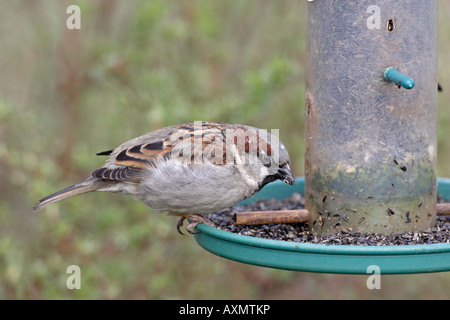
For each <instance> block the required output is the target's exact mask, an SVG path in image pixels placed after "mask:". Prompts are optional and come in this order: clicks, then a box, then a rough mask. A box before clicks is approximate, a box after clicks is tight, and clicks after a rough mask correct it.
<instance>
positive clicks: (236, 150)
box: [33, 122, 294, 232]
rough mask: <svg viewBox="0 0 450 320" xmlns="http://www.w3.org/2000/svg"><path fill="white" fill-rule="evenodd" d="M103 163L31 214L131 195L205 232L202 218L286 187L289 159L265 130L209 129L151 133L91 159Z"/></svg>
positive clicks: (191, 126) (199, 125) (207, 125)
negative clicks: (268, 188) (99, 196)
mask: <svg viewBox="0 0 450 320" xmlns="http://www.w3.org/2000/svg"><path fill="white" fill-rule="evenodd" d="M97 155H101V156H108V159H107V160H106V162H105V164H104V165H103V166H102V167H101V168H99V169H97V170H95V171H94V172H93V173H92V175H91V176H90V177H88V178H87V179H86V180H84V181H82V182H80V183H78V184H75V185H73V186H71V187H68V188H66V189H64V190H61V191H59V192H57V193H55V194H52V195H50V196H48V197H45V198H43V199H42V200H40V201H39V202H38V203H37V204H36V205H35V206H34V207H33V211H37V210H40V209H42V208H44V207H46V206H48V205H50V204H52V203H54V202H57V201H60V200H63V199H66V198H70V197H73V196H76V195H79V194H83V193H86V192H91V191H110V192H118V193H124V194H130V195H132V196H134V197H135V198H137V199H138V200H140V201H142V202H144V203H145V204H146V205H148V206H150V207H152V208H153V209H155V210H157V211H164V212H169V213H172V214H176V215H179V216H180V217H181V218H180V221H179V223H178V225H177V228H179V227H180V226H181V224H182V222H183V220H184V219H185V218H186V217H188V218H190V219H192V220H193V221H194V222H193V223H191V224H190V225H189V226H188V227H187V230H188V231H189V232H192V230H193V228H194V227H195V225H197V224H198V223H207V224H210V225H212V223H211V222H209V221H208V220H207V219H206V218H204V217H202V214H206V213H213V212H216V211H219V210H221V209H224V208H227V207H229V206H232V205H234V204H236V203H237V202H240V201H242V200H244V199H246V198H248V197H250V196H251V195H253V194H255V193H256V192H257V191H259V190H260V189H261V188H262V187H263V186H264V185H266V184H267V183H270V182H272V181H275V180H277V179H280V180H282V181H283V182H286V183H289V184H293V183H294V177H293V175H292V172H291V170H290V168H289V155H288V152H287V150H286V148H285V147H284V145H283V144H282V143H281V142H280V141H279V140H278V138H276V137H275V136H273V135H271V134H269V133H268V132H267V131H264V130H261V129H257V128H253V127H249V126H245V125H231V124H225V123H216V122H195V123H188V124H182V125H175V126H171V127H166V128H162V129H159V130H155V131H153V132H150V133H148V134H146V135H143V136H140V137H137V138H134V139H132V140H130V141H127V142H125V143H123V144H122V145H120V146H119V147H117V148H115V149H113V150H108V151H103V152H99V153H97Z"/></svg>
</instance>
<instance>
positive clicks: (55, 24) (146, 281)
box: [0, 0, 450, 299]
mask: <svg viewBox="0 0 450 320" xmlns="http://www.w3.org/2000/svg"><path fill="white" fill-rule="evenodd" d="M70 4H77V5H79V6H80V7H81V14H82V16H81V19H82V20H81V26H82V29H81V30H78V31H74V30H68V29H67V28H66V27H65V23H66V19H67V17H68V14H66V8H67V6H69V5H70ZM0 6H1V8H2V10H1V12H0V17H1V19H0V46H1V47H0V70H1V74H0V180H1V184H0V299H203V298H217V299H246V298H256V299H258V298H274V299H276V298H288V299H289V298H305V299H308V298H449V292H450V290H449V289H450V278H449V275H448V274H430V275H411V276H389V277H388V276H386V277H385V278H383V279H386V280H383V283H382V285H383V288H382V290H381V291H377V292H372V291H369V290H368V289H367V288H366V287H365V280H366V277H359V276H342V275H320V274H308V273H294V272H288V271H281V270H271V269H266V268H259V267H254V266H247V265H244V264H240V263H236V262H232V261H228V260H225V259H221V258H218V257H216V256H214V255H212V254H209V253H207V252H206V251H204V250H203V249H201V248H200V247H199V246H198V245H197V244H196V243H195V240H194V239H193V237H192V236H184V237H181V236H179V235H178V233H177V232H176V230H175V223H176V218H175V217H170V216H164V215H156V214H153V213H151V212H150V210H149V209H148V208H146V207H145V206H144V205H143V204H141V203H139V202H137V201H134V200H132V199H131V198H128V197H122V196H118V195H112V194H101V193H97V194H88V195H85V196H83V197H78V198H77V197H76V198H73V199H71V200H68V201H65V202H63V203H58V204H55V205H52V206H50V207H48V208H46V209H45V210H42V211H40V212H39V213H37V214H33V213H32V212H31V207H32V205H33V204H34V203H35V202H36V201H37V200H38V199H40V198H41V197H43V196H46V195H48V194H50V193H52V192H55V191H57V190H59V189H61V188H63V187H66V186H68V185H70V184H73V183H75V182H78V181H79V180H81V179H82V178H84V177H86V176H87V175H89V174H90V173H91V172H92V170H94V169H96V168H97V167H98V166H100V165H101V164H102V162H103V160H104V159H102V158H99V157H95V153H96V152H99V151H103V150H108V149H110V148H112V147H114V146H116V145H118V144H120V143H122V142H124V141H126V140H128V139H130V138H132V137H135V136H138V135H141V134H144V133H146V132H148V131H151V130H154V129H157V128H160V127H163V126H166V125H172V124H177V123H182V122H189V121H195V120H209V121H222V122H231V123H244V124H249V125H254V126H257V127H260V128H265V129H280V137H281V139H282V140H283V142H285V144H286V146H287V148H288V149H289V150H290V154H291V158H292V159H293V161H292V162H293V164H292V167H293V168H294V172H295V174H296V175H297V176H301V175H303V174H304V172H303V166H304V161H303V158H304V147H303V146H304V142H303V139H304V138H303V131H304V121H303V108H304V106H303V105H304V86H305V81H304V78H305V71H304V68H305V59H304V58H305V57H304V56H305V3H304V1H294V0H289V1H281V2H280V1H275V0H264V1H263V0H233V1H220V0H180V1H175V0H170V1H167V0H134V1H117V0H92V1H87V0H83V1H81V0H80V1H75V0H74V1H62V0H61V1H60V0H58V1H57V0H36V1H26V0H20V1H9V0H0ZM440 9H441V10H440V27H439V32H440V51H439V58H440V65H441V66H442V67H441V68H440V75H439V78H440V82H441V84H442V86H443V87H444V90H445V91H444V93H443V94H440V111H439V132H438V136H439V167H438V173H439V176H450V167H449V166H448V162H447V161H446V160H447V159H448V157H449V155H450V143H449V142H448V141H447V137H448V135H449V133H450V132H449V131H450V126H449V123H450V111H449V107H448V105H449V102H450V69H449V68H448V67H446V66H447V65H448V61H450V57H449V54H448V53H449V52H450V51H449V50H450V48H449V46H450V42H449V41H448V32H449V31H450V19H448V17H449V16H450V4H449V3H446V2H444V1H440ZM125 210H126V211H125ZM72 264H76V265H79V266H80V268H81V280H82V281H81V283H82V284H81V286H82V287H81V290H68V289H67V288H66V279H67V277H68V274H67V273H66V269H67V267H68V266H69V265H72ZM387 279H389V281H388V280H387Z"/></svg>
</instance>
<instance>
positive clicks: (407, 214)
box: [406, 211, 411, 223]
mask: <svg viewBox="0 0 450 320" xmlns="http://www.w3.org/2000/svg"><path fill="white" fill-rule="evenodd" d="M409 214H410V213H409V211H406V223H410V222H411V219H410V218H409Z"/></svg>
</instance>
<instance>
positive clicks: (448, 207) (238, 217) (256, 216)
mask: <svg viewBox="0 0 450 320" xmlns="http://www.w3.org/2000/svg"><path fill="white" fill-rule="evenodd" d="M436 212H437V215H438V216H448V215H450V203H438V204H437V205H436ZM234 220H235V224H236V225H261V224H275V223H298V222H306V221H308V211H307V210H279V211H250V212H239V213H236V214H235V215H234Z"/></svg>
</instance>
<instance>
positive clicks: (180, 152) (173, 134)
mask: <svg viewBox="0 0 450 320" xmlns="http://www.w3.org/2000/svg"><path fill="white" fill-rule="evenodd" d="M224 130H225V127H224V125H222V124H218V123H206V122H204V123H201V125H198V124H194V123H191V124H183V125H178V126H173V127H168V128H163V129H160V130H156V131H154V132H151V133H149V134H147V135H144V136H141V137H138V138H135V139H133V140H130V141H128V142H126V143H124V144H122V145H121V146H119V147H118V148H116V149H114V150H109V151H104V152H100V153H98V155H109V156H110V157H109V159H108V160H107V162H106V164H105V166H104V167H102V168H100V169H97V170H95V171H94V172H93V174H92V175H93V176H94V177H96V178H99V179H103V180H112V181H120V182H125V183H132V184H135V183H139V182H140V181H141V179H142V177H143V172H144V169H146V168H156V167H157V166H158V163H159V162H160V161H165V160H171V161H181V162H183V163H186V164H199V163H204V162H209V163H211V164H213V165H223V164H226V160H227V159H226V157H227V155H226V146H225V134H224ZM149 141H150V142H149Z"/></svg>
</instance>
